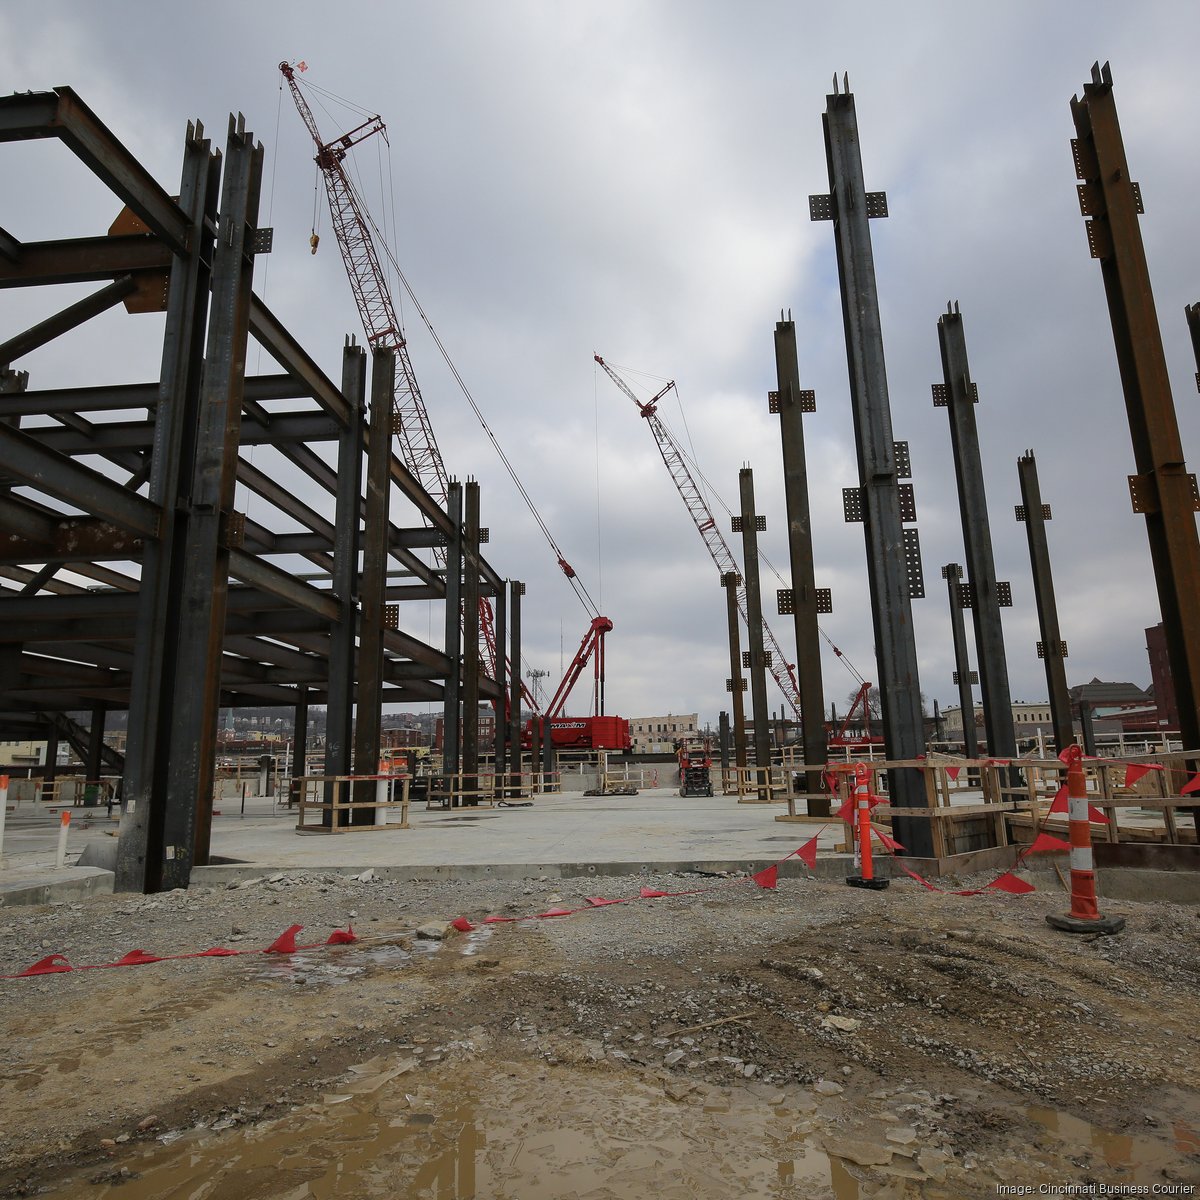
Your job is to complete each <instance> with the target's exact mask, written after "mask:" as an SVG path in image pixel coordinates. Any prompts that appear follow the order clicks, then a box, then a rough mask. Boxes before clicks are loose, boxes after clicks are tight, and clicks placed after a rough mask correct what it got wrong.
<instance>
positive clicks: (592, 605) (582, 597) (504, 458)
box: [364, 206, 600, 617]
mask: <svg viewBox="0 0 1200 1200" xmlns="http://www.w3.org/2000/svg"><path fill="white" fill-rule="evenodd" d="M365 211H366V209H365V206H364V212H365ZM366 217H367V221H368V222H369V223H370V226H371V228H372V230H374V232H375V234H376V235H377V236H378V238H379V240H380V242H381V243H382V244H383V251H384V254H386V255H387V259H388V262H389V263H390V264H391V267H392V270H393V271H395V272H396V278H397V279H399V280H400V283H401V284H402V285H403V287H404V290H405V292H407V293H408V298H409V299H410V300H411V301H412V304H413V308H415V309H416V311H417V315H418V316H419V317H420V318H421V321H422V323H423V324H424V326H425V328H426V329H427V330H428V331H429V336H430V337H431V338H433V343H434V345H435V346H437V348H438V352H439V353H440V354H441V356H442V358H443V359H444V360H445V363H446V366H447V367H449V369H450V374H451V375H453V376H454V381H455V383H457V384H458V387H459V390H460V391H461V392H462V394H463V395H464V396H465V397H466V400H467V403H468V404H469V405H470V406H471V410H472V412H474V414H475V417H476V419H477V420H478V421H479V424H480V426H481V427H482V429H483V431H484V433H486V434H487V436H488V438H489V439H490V441H491V443H492V446H493V447H494V448H495V450H496V453H497V454H498V455H499V456H500V461H501V462H502V463H503V464H504V469H505V470H506V471H507V472H508V475H509V478H510V479H511V480H512V481H513V484H514V485H515V486H516V489H517V491H518V492H519V493H520V494H521V499H523V500H524V501H525V505H526V507H527V508H528V509H529V511H530V513H532V515H533V519H534V520H535V521H536V522H537V525H538V528H539V529H540V530H541V531H542V535H543V536H544V537H545V539H546V541H547V542H548V543H549V544H550V549H551V550H553V551H554V553H555V555H556V557H557V558H558V565H559V566H560V567H561V568H562V572H563V574H564V575H565V576H566V577H567V580H568V581H569V582H570V584H571V587H572V588H573V589H574V591H575V595H576V596H578V597H579V601H580V603H581V604H583V606H584V607H585V608H586V609H587V610H588V612H589V613H590V614H591V616H593V617H598V616H599V615H600V609H599V608H598V607H597V605H596V602H595V601H594V600H593V599H592V597H591V595H590V594H589V592H588V590H587V588H586V587H584V585H583V583H582V582H581V581H580V579H579V577H578V576H577V575H576V574H575V570H574V568H573V567H572V566H571V564H570V563H569V562H567V560H566V557H565V556H564V555H563V552H562V550H561V548H560V547H559V545H558V543H557V542H556V541H555V540H554V535H553V534H552V533H551V532H550V528H549V526H548V525H547V524H546V522H545V520H543V518H542V514H541V513H540V512H538V509H537V505H536V504H534V502H533V500H532V498H531V497H530V495H529V493H528V492H527V491H526V490H525V485H524V484H523V483H522V482H521V480H520V478H519V476H518V475H517V472H516V469H515V468H514V467H513V465H512V463H511V462H510V461H509V459H508V455H506V454H505V453H504V450H503V448H502V447H501V445H500V441H499V439H498V438H497V437H496V435H495V434H494V433H493V432H492V429H491V426H490V425H488V423H487V420H486V419H485V418H484V415H483V412H482V410H481V409H480V407H479V405H478V404H477V403H476V401H475V397H474V396H473V395H471V390H470V388H468V387H467V384H466V381H465V380H464V379H463V377H462V375H460V374H459V371H458V368H457V367H456V366H455V365H454V360H453V359H452V358H451V357H450V352H449V351H448V350H447V349H446V347H445V344H444V343H443V342H442V339H441V338H440V337H439V336H438V333H437V330H436V329H434V327H433V322H432V321H430V319H429V317H428V316H427V314H426V312H425V309H424V308H422V306H421V302H420V300H418V299H417V294H416V292H414V291H413V289H412V284H410V283H409V282H408V277H407V276H406V275H405V274H404V272H403V270H401V268H400V264H399V263H398V262H397V261H396V256H395V255H394V254H393V253H392V249H391V247H390V246H389V245H388V243H387V240H386V238H384V236H383V234H382V232H381V231H380V229H379V227H378V226H377V225H376V224H375V221H374V219H373V218H372V217H371V215H370V213H369V212H367V214H366Z"/></svg>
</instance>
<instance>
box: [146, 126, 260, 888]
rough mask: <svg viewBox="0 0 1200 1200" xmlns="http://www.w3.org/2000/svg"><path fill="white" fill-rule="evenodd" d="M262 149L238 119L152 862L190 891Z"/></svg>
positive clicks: (225, 566)
mask: <svg viewBox="0 0 1200 1200" xmlns="http://www.w3.org/2000/svg"><path fill="white" fill-rule="evenodd" d="M262 164H263V149H262V146H261V145H259V144H255V142H254V139H253V135H252V134H250V133H248V132H247V130H246V129H245V127H244V124H243V122H242V120H241V119H240V118H239V119H238V120H237V122H236V123H235V121H234V119H233V118H232V117H231V118H230V120H229V133H228V138H227V139H226V147H225V166H224V174H223V179H222V184H221V217H220V224H219V227H218V239H217V245H216V249H215V252H214V257H213V275H212V307H211V319H210V322H209V331H208V345H207V350H206V353H205V366H204V380H203V384H202V388H201V396H200V410H199V422H198V425H197V438H196V447H195V460H194V466H193V471H192V479H191V490H190V497H189V507H188V510H187V515H186V519H187V531H186V534H185V538H184V548H183V554H184V570H183V572H182V576H181V579H180V587H179V593H178V600H179V612H180V625H179V634H180V645H179V651H178V670H179V674H178V676H177V678H176V680H175V689H174V700H173V708H172V711H171V731H170V752H169V753H170V761H169V764H168V767H167V776H168V783H167V795H166V796H165V797H164V800H165V805H166V811H165V813H164V822H163V857H162V859H161V860H160V862H159V863H158V864H157V872H158V873H159V877H158V879H157V880H156V881H155V880H154V875H155V872H156V865H155V864H154V863H153V862H149V861H148V862H147V868H148V871H149V873H150V877H151V880H152V881H154V882H155V885H156V889H158V888H161V889H162V890H170V889H172V888H177V887H187V885H188V880H189V878H190V877H191V870H192V867H193V866H204V865H205V864H207V862H208V846H209V835H210V830H211V826H212V781H213V769H214V766H215V756H216V728H217V710H218V704H219V696H220V684H221V654H222V642H223V639H224V634H225V599H226V592H227V589H228V581H229V542H228V531H227V522H228V519H229V515H230V513H231V512H232V510H233V498H234V486H235V483H236V478H237V476H236V462H237V450H238V445H237V436H238V433H239V432H240V430H241V414H242V379H243V378H244V376H245V365H246V344H247V340H248V337H249V319H250V295H251V289H252V285H253V262H254V259H253V253H252V250H251V247H250V245H249V244H248V239H249V235H250V234H251V233H252V232H253V229H254V228H255V226H256V225H257V218H258V200H259V191H260V186H261V181H262Z"/></svg>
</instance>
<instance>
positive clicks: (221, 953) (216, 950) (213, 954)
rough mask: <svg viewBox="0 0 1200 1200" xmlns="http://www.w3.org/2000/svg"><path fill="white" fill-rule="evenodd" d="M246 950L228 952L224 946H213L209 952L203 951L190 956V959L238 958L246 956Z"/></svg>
mask: <svg viewBox="0 0 1200 1200" xmlns="http://www.w3.org/2000/svg"><path fill="white" fill-rule="evenodd" d="M244 953H245V951H244V950H227V949H226V948H225V947H224V946H213V947H211V948H210V949H208V950H201V951H200V953H199V954H190V955H186V956H185V957H188V958H236V957H237V956H238V955H239V954H244Z"/></svg>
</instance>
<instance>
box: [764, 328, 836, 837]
mask: <svg viewBox="0 0 1200 1200" xmlns="http://www.w3.org/2000/svg"><path fill="white" fill-rule="evenodd" d="M775 377H776V381H777V384H778V387H779V390H778V392H776V393H775V395H774V397H773V399H772V408H773V409H778V412H779V433H780V439H781V441H782V444H783V494H784V500H785V501H786V503H787V512H788V549H789V553H790V555H791V566H792V586H791V589H790V596H788V595H785V593H784V592H780V594H779V601H780V612H781V613H782V612H783V609H784V607H787V606H788V605H789V604H790V607H791V611H792V621H793V627H794V629H795V634H796V672H797V677H798V678H797V682H798V683H799V691H800V714H801V715H800V720H801V736H802V738H803V741H804V761H805V762H806V763H809V764H811V765H814V766H818V767H821V766H824V764H825V762H826V760H827V758H828V749H827V745H826V741H825V719H824V718H825V689H824V683H823V681H822V678H821V631H820V628H819V627H818V625H817V614H818V613H821V612H830V611H831V609H832V604H831V603H830V595H829V589H828V588H818V587H817V578H816V570H815V568H814V566H813V543H812V514H811V511H810V508H809V502H808V464H807V462H806V459H805V454H804V417H803V414H804V413H806V412H813V411H815V409H816V406H817V404H816V397H815V396H814V395H813V393H812V392H811V391H801V390H800V366H799V361H798V358H797V354H796V326H795V324H794V323H793V322H792V321H791V320H787V321H783V320H781V321H780V322H779V323H778V324H777V325H776V326H775ZM804 790H805V791H806V792H807V793H808V794H809V797H810V799H809V800H808V802H807V808H808V812H809V813H811V814H812V815H813V816H818V817H827V816H829V811H830V809H829V800H828V798H827V797H826V798H822V799H814V798H812V797H813V795H814V793H816V792H820V791H824V790H825V784H824V772H823V771H819V770H817V771H809V772H808V773H807V775H806V778H805V783H804Z"/></svg>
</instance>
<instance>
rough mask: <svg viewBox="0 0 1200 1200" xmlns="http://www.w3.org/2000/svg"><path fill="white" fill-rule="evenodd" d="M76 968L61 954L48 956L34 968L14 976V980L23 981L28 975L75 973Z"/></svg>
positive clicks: (26, 969)
mask: <svg viewBox="0 0 1200 1200" xmlns="http://www.w3.org/2000/svg"><path fill="white" fill-rule="evenodd" d="M73 970H75V968H74V967H73V966H71V964H70V963H69V962H67V960H66V958H65V957H64V956H63V955H61V954H47V955H46V957H45V958H39V959H38V960H37V962H35V963H34V964H33V966H32V967H26V968H25V970H23V971H21V972H20V973H19V974H17V975H14V976H13V978H14V979H22V978H24V977H25V976H26V975H58V974H60V973H61V972H63V971H73Z"/></svg>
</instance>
